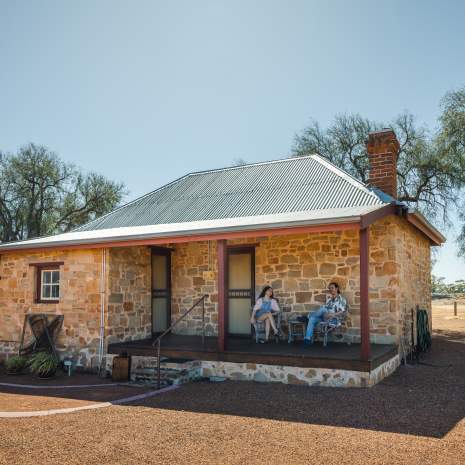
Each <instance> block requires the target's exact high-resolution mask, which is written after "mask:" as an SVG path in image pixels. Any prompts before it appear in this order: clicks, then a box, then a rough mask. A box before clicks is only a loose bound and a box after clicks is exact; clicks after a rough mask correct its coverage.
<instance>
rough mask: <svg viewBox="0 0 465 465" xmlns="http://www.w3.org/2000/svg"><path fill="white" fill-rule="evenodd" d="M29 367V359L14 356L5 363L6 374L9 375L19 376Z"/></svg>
mask: <svg viewBox="0 0 465 465" xmlns="http://www.w3.org/2000/svg"><path fill="white" fill-rule="evenodd" d="M26 366H27V358H26V357H23V356H21V355H14V356H13V357H10V358H9V359H8V360H7V361H6V362H5V367H6V372H7V374H9V375H19V374H21V373H22V371H23V370H24V369H25V368H26Z"/></svg>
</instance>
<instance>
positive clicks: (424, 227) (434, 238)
mask: <svg viewBox="0 0 465 465" xmlns="http://www.w3.org/2000/svg"><path fill="white" fill-rule="evenodd" d="M405 218H406V220H407V221H408V222H409V223H410V224H411V225H412V226H414V227H415V228H417V229H418V230H419V231H421V232H422V233H423V234H425V236H427V237H428V239H429V240H430V241H431V243H432V244H433V245H442V244H444V242H446V240H447V239H446V237H445V236H444V235H443V234H441V233H440V232H439V231H438V230H437V229H436V228H435V227H434V226H433V225H432V224H431V223H430V222H429V221H428V220H427V219H426V218H425V217H424V216H423V215H422V214H421V213H420V212H418V211H413V210H408V211H407V212H406V215H405Z"/></svg>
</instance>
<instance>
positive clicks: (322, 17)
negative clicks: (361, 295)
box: [0, 0, 465, 281]
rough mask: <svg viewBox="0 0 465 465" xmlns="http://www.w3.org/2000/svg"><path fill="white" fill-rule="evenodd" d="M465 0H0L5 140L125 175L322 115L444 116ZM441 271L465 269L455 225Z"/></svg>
mask: <svg viewBox="0 0 465 465" xmlns="http://www.w3.org/2000/svg"><path fill="white" fill-rule="evenodd" d="M464 23H465V2H463V1H447V0H444V1H441V2H439V1H430V0H423V1H420V0H418V1H415V0H410V1H408V2H405V1H400V0H392V1H390V2H384V1H383V2H381V1H374V0H371V1H368V0H367V1H361V0H352V1H351V2H347V1H336V0H330V1H323V0H321V1H312V0H306V1H298V0H291V1H287V2H284V1H273V0H263V1H260V0H247V1H240V0H234V1H232V0H230V1H223V0H211V1H209V0H196V1H195V2H194V1H169V2H167V1H157V0H150V1H140V0H135V1H118V0H108V1H103V0H80V1H79V2H72V1H70V0H69V1H61V0H60V1H49V0H41V1H38V0H34V1H33V0H29V1H28V0H24V1H21V2H19V1H8V0H0V150H1V151H4V152H15V151H17V150H18V148H19V147H20V146H22V145H25V144H27V143H29V142H34V143H37V144H42V145H46V146H47V147H48V148H50V149H51V150H53V151H55V152H56V153H58V154H59V155H60V157H61V158H63V159H64V160H67V161H70V162H73V163H75V164H77V165H79V166H80V167H82V168H83V169H84V170H86V171H90V170H92V171H97V172H100V173H103V174H105V175H106V176H107V177H108V178H110V179H113V180H117V181H123V182H124V183H125V184H126V186H127V189H128V191H129V193H128V196H127V198H126V200H131V199H134V198H136V197H137V196H139V195H142V194H144V193H146V192H148V191H151V190H153V189H155V188H156V187H159V186H161V185H163V184H165V183H167V182H169V181H172V180H173V179H175V178H178V177H180V176H182V175H183V174H186V173H187V172H190V171H198V170H204V169H212V168H220V167H223V166H228V165H231V164H232V163H233V160H235V159H237V158H241V159H244V160H246V161H247V162H259V161H265V160H273V159H278V158H284V157H286V156H288V155H289V153H290V150H291V147H292V144H293V140H294V136H295V134H296V133H299V132H300V131H301V130H302V129H303V128H305V126H306V125H308V124H309V123H310V121H311V120H312V119H314V120H317V121H318V122H319V123H320V124H321V125H322V126H323V127H324V126H325V125H327V124H329V123H330V122H331V120H332V118H333V117H334V116H335V115H336V114H339V113H346V112H347V113H349V112H351V113H360V114H361V115H363V116H364V117H367V118H370V119H374V120H376V121H381V122H388V121H390V120H392V119H393V118H394V117H395V116H396V115H398V114H399V113H401V112H403V111H404V110H408V111H410V112H411V113H413V114H414V115H415V116H416V118H417V120H418V122H419V123H420V124H424V125H427V126H428V127H430V128H432V129H434V128H435V127H436V126H437V118H438V116H439V111H440V109H439V103H440V99H441V97H442V96H443V95H444V94H445V93H446V92H447V91H449V90H451V89H456V88H459V87H462V86H464V85H465V59H464V57H465V52H464V50H465V32H464V31H465V28H464V27H463V24H464ZM446 235H447V237H448V242H447V244H446V245H445V246H444V247H443V249H442V250H441V251H440V252H439V253H438V254H437V257H438V262H437V264H436V265H435V267H434V273H435V274H437V275H439V276H444V277H445V278H446V280H447V281H454V280H456V279H465V260H463V259H462V260H460V259H457V258H456V249H455V244H454V232H453V231H447V232H446Z"/></svg>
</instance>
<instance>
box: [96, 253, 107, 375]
mask: <svg viewBox="0 0 465 465" xmlns="http://www.w3.org/2000/svg"><path fill="white" fill-rule="evenodd" d="M106 252H107V249H105V248H103V249H102V263H101V276H100V333H99V347H98V374H99V375H102V369H103V358H104V352H105V276H106V267H107V253H106Z"/></svg>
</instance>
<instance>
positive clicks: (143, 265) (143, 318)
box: [106, 246, 152, 343]
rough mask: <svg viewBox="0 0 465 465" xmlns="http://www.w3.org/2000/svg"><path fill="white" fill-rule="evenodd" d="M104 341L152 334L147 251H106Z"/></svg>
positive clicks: (124, 248)
mask: <svg viewBox="0 0 465 465" xmlns="http://www.w3.org/2000/svg"><path fill="white" fill-rule="evenodd" d="M107 266H108V312H107V323H106V342H107V343H112V342H119V341H129V340H134V339H143V338H145V337H149V336H150V335H151V333H152V302H151V290H152V287H151V279H152V277H151V276H152V265H151V250H150V248H149V247H145V246H139V247H117V248H114V249H108V265H107Z"/></svg>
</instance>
